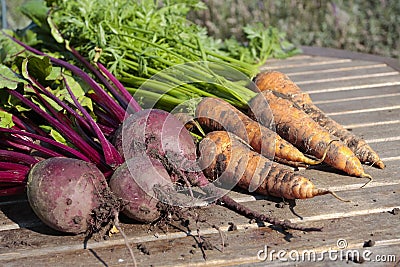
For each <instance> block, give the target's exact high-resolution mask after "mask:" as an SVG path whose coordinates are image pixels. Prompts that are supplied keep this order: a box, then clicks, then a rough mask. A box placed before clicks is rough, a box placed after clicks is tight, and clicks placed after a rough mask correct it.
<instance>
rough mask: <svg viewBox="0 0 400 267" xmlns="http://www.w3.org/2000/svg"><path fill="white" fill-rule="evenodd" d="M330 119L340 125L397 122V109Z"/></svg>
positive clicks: (345, 115)
mask: <svg viewBox="0 0 400 267" xmlns="http://www.w3.org/2000/svg"><path fill="white" fill-rule="evenodd" d="M330 117H332V119H334V120H336V121H337V122H339V123H340V124H342V125H349V124H353V123H354V122H357V124H360V123H371V122H379V121H397V120H398V119H399V109H386V110H375V111H374V110H372V111H369V112H363V113H358V114H357V113H353V114H343V115H330Z"/></svg>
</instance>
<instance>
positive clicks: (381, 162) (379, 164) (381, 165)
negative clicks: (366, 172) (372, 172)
mask: <svg viewBox="0 0 400 267" xmlns="http://www.w3.org/2000/svg"><path fill="white" fill-rule="evenodd" d="M375 165H376V166H378V168H380V169H384V168H385V167H386V166H385V163H383V161H382V160H379V161H377V162H375Z"/></svg>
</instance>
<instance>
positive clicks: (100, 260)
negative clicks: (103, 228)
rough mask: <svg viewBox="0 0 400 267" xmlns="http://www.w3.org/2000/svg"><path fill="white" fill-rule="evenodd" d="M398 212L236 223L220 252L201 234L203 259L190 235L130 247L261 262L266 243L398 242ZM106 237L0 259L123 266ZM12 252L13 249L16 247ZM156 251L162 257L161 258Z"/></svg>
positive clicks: (197, 260)
mask: <svg viewBox="0 0 400 267" xmlns="http://www.w3.org/2000/svg"><path fill="white" fill-rule="evenodd" d="M397 217H398V216H395V215H392V214H390V213H388V212H385V213H380V214H367V215H362V216H352V217H346V218H340V219H328V220H322V221H320V222H318V223H319V224H318V225H322V226H323V227H324V228H323V229H324V231H323V232H309V233H302V232H298V231H289V232H288V233H286V234H285V233H279V232H277V231H272V230H271V229H270V228H267V227H261V228H252V227H248V228H240V229H238V230H236V231H231V232H226V233H225V242H226V243H228V244H229V245H228V246H226V247H225V248H224V252H223V253H222V252H221V251H219V250H218V248H220V242H219V239H218V237H217V236H216V235H215V234H213V235H210V234H207V233H205V235H204V237H205V238H207V239H208V240H209V241H211V243H212V244H213V245H214V246H215V248H214V249H213V250H206V255H207V261H205V260H204V259H203V256H202V253H201V252H200V250H199V249H198V248H196V242H195V241H194V239H193V238H191V237H182V238H174V239H165V240H157V241H149V242H140V243H141V244H144V245H145V246H146V248H147V249H148V250H149V253H150V255H145V254H141V253H140V252H139V250H137V249H134V252H135V256H136V259H137V262H138V263H139V266H149V265H152V266H187V265H189V264H190V265H192V266H199V265H201V266H228V265H238V264H250V263H251V264H255V263H258V264H261V265H262V264H264V265H265V264H266V263H274V261H276V260H278V259H277V258H275V259H274V260H272V262H271V259H270V258H269V255H268V258H267V259H265V261H263V259H262V258H261V259H259V258H258V257H257V254H258V253H259V251H260V250H264V249H265V246H268V251H271V250H272V249H274V250H275V251H279V250H281V249H284V250H285V251H287V252H290V251H293V250H298V251H299V252H301V251H303V250H312V251H314V252H315V253H321V252H322V251H325V250H329V249H331V250H339V249H338V248H337V241H338V240H339V239H343V240H345V241H346V242H347V244H348V246H347V248H348V249H351V250H360V251H362V250H365V249H366V248H363V247H362V245H363V244H364V242H365V241H368V240H370V239H372V240H377V241H379V242H381V244H384V243H385V242H386V243H388V242H389V241H391V242H392V243H395V244H396V242H397V244H398V243H399V242H400V238H399V236H398V232H399V230H400V228H399V227H400V225H399V224H396V223H394V222H395V221H396V219H397V220H398V218H397ZM371 221H374V222H376V223H379V225H380V227H381V228H380V230H378V231H377V230H376V228H375V225H373V224H371V223H370V222H371ZM355 224H356V225H360V227H359V228H360V229H359V230H358V231H353V229H352V225H355ZM107 242H109V241H101V242H98V243H96V244H99V245H98V246H93V247H90V245H89V246H88V248H89V249H87V250H83V249H81V248H79V249H77V250H71V251H57V248H55V250H54V253H50V254H47V255H46V257H41V256H35V255H29V257H22V258H19V259H18V261H16V259H12V258H11V255H9V257H8V260H7V259H4V260H0V262H1V263H4V264H7V266H16V265H13V264H21V265H22V266H25V265H32V264H35V265H37V264H39V265H41V266H50V265H51V264H57V262H60V261H61V260H62V262H63V264H65V265H71V264H74V265H75V264H79V265H81V266H88V265H91V266H92V265H93V266H109V265H112V266H117V265H118V266H125V265H126V264H128V263H129V262H130V259H129V255H128V253H127V251H126V248H125V247H124V246H123V244H114V245H112V246H102V245H101V243H103V244H104V243H107ZM131 243H132V244H133V246H134V248H135V245H136V244H137V243H136V242H134V241H132V242H131ZM244 244H245V245H244ZM380 246H381V245H379V243H376V245H375V248H378V247H380ZM368 249H369V248H368ZM378 251H379V250H377V252H376V253H378ZM386 253H398V251H397V252H396V251H393V252H390V250H387V252H386ZM15 254H18V251H17V252H15ZM261 254H262V252H261V253H260V255H261ZM395 255H396V254H395ZM275 256H276V255H275ZM396 256H397V255H396ZM161 257H162V261H160V259H161ZM338 260H339V259H338ZM324 262H325V263H328V264H329V263H330V262H331V260H330V259H329V258H325V259H324ZM21 265H19V266H21Z"/></svg>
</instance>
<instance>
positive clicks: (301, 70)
mask: <svg viewBox="0 0 400 267" xmlns="http://www.w3.org/2000/svg"><path fill="white" fill-rule="evenodd" d="M386 66H387V65H386V64H384V63H378V62H371V61H360V60H345V61H339V62H338V61H324V62H323V64H313V65H309V66H307V67H304V66H296V63H292V64H291V66H287V65H279V64H276V65H271V68H270V67H269V64H268V62H267V65H266V66H265V67H264V68H263V69H262V70H263V71H268V70H272V69H273V70H277V71H282V72H284V73H285V74H287V75H289V77H290V78H294V76H296V75H304V74H312V73H315V72H321V74H328V73H330V72H337V71H352V70H359V69H364V68H379V67H386ZM272 67H273V68H272Z"/></svg>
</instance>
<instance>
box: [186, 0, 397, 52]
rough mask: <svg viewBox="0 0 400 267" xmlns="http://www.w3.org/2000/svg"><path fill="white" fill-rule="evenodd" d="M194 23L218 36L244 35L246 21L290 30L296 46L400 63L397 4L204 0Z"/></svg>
mask: <svg viewBox="0 0 400 267" xmlns="http://www.w3.org/2000/svg"><path fill="white" fill-rule="evenodd" d="M203 1H204V2H205V3H206V4H207V6H208V7H209V8H208V9H207V10H203V11H201V12H196V13H194V14H192V17H191V19H192V20H194V21H195V22H196V23H198V24H202V25H205V26H206V27H207V28H208V29H209V33H210V34H212V35H214V36H217V37H219V38H225V37H230V36H235V37H236V38H238V39H240V38H241V37H242V36H243V31H242V27H243V25H245V24H247V23H257V22H261V23H263V24H264V25H266V26H268V25H272V26H274V27H277V28H278V29H279V30H280V31H283V32H286V34H287V39H288V40H289V41H291V42H293V43H294V44H295V45H310V46H322V47H331V48H340V49H346V50H352V51H359V52H365V53H372V54H379V55H383V56H389V57H395V58H398V59H399V60H400V41H399V40H400V1H398V0H328V1H324V0H315V1H307V0H302V1H301V0H281V1H277V0H264V1H260V0H203Z"/></svg>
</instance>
